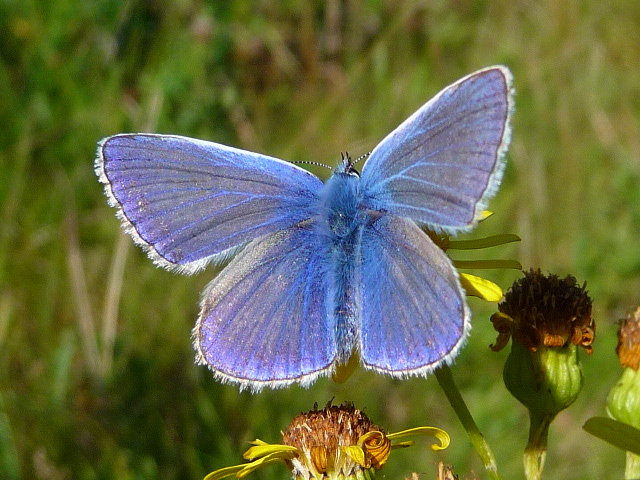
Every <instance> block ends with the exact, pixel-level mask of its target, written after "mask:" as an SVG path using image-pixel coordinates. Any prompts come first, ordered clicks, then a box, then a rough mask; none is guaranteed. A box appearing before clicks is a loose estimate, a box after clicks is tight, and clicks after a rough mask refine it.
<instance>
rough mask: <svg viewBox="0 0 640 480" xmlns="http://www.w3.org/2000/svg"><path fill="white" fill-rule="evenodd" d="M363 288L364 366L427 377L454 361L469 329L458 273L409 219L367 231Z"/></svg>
mask: <svg viewBox="0 0 640 480" xmlns="http://www.w3.org/2000/svg"><path fill="white" fill-rule="evenodd" d="M362 291H363V298H362V328H361V333H360V336H361V338H360V342H361V344H360V351H361V358H362V362H363V363H364V365H365V366H366V367H367V368H370V369H373V370H376V371H379V372H383V373H387V374H390V375H393V376H396V377H405V376H409V375H426V374H428V373H430V372H431V371H433V370H434V369H435V368H436V367H437V366H439V365H440V364H441V363H442V362H447V361H451V360H452V359H453V358H454V357H455V355H456V353H457V351H458V349H459V348H460V346H461V345H462V343H463V341H464V339H465V337H466V336H467V334H468V331H469V329H470V312H469V310H468V307H467V305H466V302H465V298H464V291H463V290H462V287H461V286H460V283H459V281H458V274H457V271H456V270H455V268H454V267H453V265H452V263H451V260H450V259H449V257H447V256H446V255H445V253H444V252H443V251H442V250H440V248H438V247H437V246H436V245H435V243H433V241H432V240H431V239H430V238H429V237H428V236H427V235H425V233H424V232H422V230H420V228H419V227H418V226H417V225H416V224H415V223H413V222H412V221H411V220H408V219H405V218H399V217H393V216H391V215H386V216H383V217H381V218H380V219H378V220H377V221H376V222H374V223H373V224H372V225H370V226H367V227H366V228H365V229H364V231H363V236H362Z"/></svg>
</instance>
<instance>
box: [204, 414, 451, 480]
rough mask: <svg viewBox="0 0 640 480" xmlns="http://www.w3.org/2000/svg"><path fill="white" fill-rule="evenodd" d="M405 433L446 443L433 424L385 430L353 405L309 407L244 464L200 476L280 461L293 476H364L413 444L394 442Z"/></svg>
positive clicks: (214, 478) (322, 479)
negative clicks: (275, 440)
mask: <svg viewBox="0 0 640 480" xmlns="http://www.w3.org/2000/svg"><path fill="white" fill-rule="evenodd" d="M410 435H431V436H434V437H436V438H437V439H438V440H439V442H440V443H439V444H434V445H432V446H431V448H432V449H433V450H434V451H437V450H442V449H445V448H447V446H449V435H447V433H446V432H445V431H443V430H440V429H439V428H435V427H418V428H413V429H410V430H404V431H402V432H398V433H390V434H385V433H384V431H383V430H382V429H381V428H379V427H378V426H377V425H375V424H374V423H373V422H371V420H369V418H368V417H367V416H366V415H365V414H364V413H362V412H361V411H360V410H357V409H356V408H355V407H354V406H353V404H351V403H344V404H342V405H340V406H339V407H338V406H334V405H331V402H329V403H328V404H327V406H326V407H325V408H324V409H321V410H318V406H317V404H316V405H315V406H314V409H313V410H311V411H309V412H307V413H301V414H300V415H297V416H296V417H295V418H294V419H293V420H292V421H291V423H290V424H289V427H288V428H287V430H286V431H285V432H284V433H283V435H282V444H269V443H266V442H263V441H262V440H255V441H254V442H252V444H253V446H252V447H251V448H249V449H248V450H247V451H246V452H245V453H244V455H243V456H244V458H245V459H247V460H249V463H245V464H242V465H236V466H233V467H226V468H222V469H220V470H216V471H215V472H211V473H210V474H209V475H207V476H206V477H205V480H220V479H222V478H226V477H231V476H235V477H236V478H243V477H245V476H246V475H248V474H249V473H251V472H253V471H254V470H256V469H258V468H262V467H265V466H268V465H272V464H274V463H284V464H285V465H286V466H287V467H288V468H289V469H290V470H291V472H292V474H293V478H294V479H295V480H312V479H313V480H338V479H340V480H347V479H353V480H355V479H357V480H366V479H370V478H372V477H373V476H375V472H376V471H377V470H380V469H381V468H382V467H383V466H384V464H385V463H386V462H387V460H388V458H389V455H390V453H391V450H394V449H397V448H404V447H408V446H411V445H413V441H396V440H398V439H400V438H402V437H406V436H410Z"/></svg>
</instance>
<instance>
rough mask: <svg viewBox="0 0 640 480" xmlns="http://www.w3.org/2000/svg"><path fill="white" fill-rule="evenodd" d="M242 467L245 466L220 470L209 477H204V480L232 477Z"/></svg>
mask: <svg viewBox="0 0 640 480" xmlns="http://www.w3.org/2000/svg"><path fill="white" fill-rule="evenodd" d="M244 467H245V465H234V466H233V467H225V468H221V469H220V470H216V471H215V472H211V473H210V474H209V475H207V476H206V477H204V480H220V479H221V478H227V477H232V476H235V474H236V473H237V472H239V471H240V470H242V469H243V468H244Z"/></svg>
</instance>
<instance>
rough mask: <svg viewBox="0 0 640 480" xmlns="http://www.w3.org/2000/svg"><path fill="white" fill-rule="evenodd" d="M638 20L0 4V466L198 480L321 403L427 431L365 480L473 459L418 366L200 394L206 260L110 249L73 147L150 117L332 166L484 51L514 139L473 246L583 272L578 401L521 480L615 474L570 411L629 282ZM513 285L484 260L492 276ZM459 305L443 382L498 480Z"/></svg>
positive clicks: (579, 12) (468, 5)
mask: <svg viewBox="0 0 640 480" xmlns="http://www.w3.org/2000/svg"><path fill="white" fill-rule="evenodd" d="M638 25H640V2H637V1H636V0H613V1H607V2H603V1H600V0H586V1H579V0H567V1H563V2H557V1H555V0H543V1H540V2H524V3H523V2H484V1H479V0H476V1H474V0H467V1H458V2H445V1H439V0H435V1H425V2H417V1H409V2H381V1H374V0H369V1H366V2H360V1H354V0H347V1H345V2H337V1H327V2H291V1H288V2H276V1H269V0H262V1H258V2H243V1H234V2H224V1H223V2H213V1H212V2H205V1H201V2H196V1H189V0H167V1H164V2H148V1H141V0H132V1H126V2H122V1H117V0H93V1H76V0H55V1H36V0H19V1H18V0H0V32H1V33H0V37H1V39H0V92H1V95H0V225H1V226H0V472H2V474H1V475H0V476H2V478H6V479H8V480H14V479H19V478H25V479H27V478H28V479H31V478H51V479H66V478H82V479H98V478H99V479H110V478H118V479H134V478H145V479H154V478H158V479H166V480H173V479H184V478H202V477H203V476H204V475H205V474H206V473H207V472H209V471H211V470H214V469H216V468H220V467H223V466H225V465H233V464H236V463H238V461H239V459H240V456H241V453H242V452H243V451H244V450H246V446H247V444H246V442H247V441H249V440H251V439H254V438H256V437H259V438H263V439H265V440H268V441H272V442H277V441H279V438H278V435H279V433H278V432H279V430H280V429H282V428H284V427H285V426H286V425H287V424H288V423H289V421H290V419H291V418H292V417H293V416H294V415H295V414H297V413H298V412H300V411H306V410H308V409H309V408H311V407H312V405H313V403H314V402H318V403H320V404H324V403H325V402H326V401H327V400H329V399H330V398H332V397H335V403H339V402H341V401H343V400H353V401H354V402H355V403H356V404H357V405H358V406H359V407H360V408H366V409H367V410H366V411H367V414H369V415H370V416H371V417H375V418H376V421H377V422H378V423H379V424H380V425H383V426H384V427H385V428H386V429H387V430H388V431H399V430H402V429H404V428H407V427H408V426H411V425H423V424H433V425H438V426H439V427H442V428H443V429H445V430H447V431H448V432H450V433H451V438H452V443H451V446H450V447H449V448H448V449H447V450H445V451H443V452H441V453H437V454H433V453H430V452H428V453H426V454H424V455H423V454H416V453H415V450H414V449H411V450H412V451H413V453H411V452H410V453H406V452H405V451H399V452H397V453H398V455H395V456H394V459H393V461H392V462H390V464H389V465H388V466H387V467H385V473H386V475H387V477H388V478H404V477H405V476H409V475H410V472H411V471H416V472H432V473H433V471H434V470H435V469H434V463H435V462H436V461H437V460H439V459H442V460H443V461H445V462H447V463H451V464H453V465H455V468H456V472H457V473H460V474H463V473H464V474H468V472H470V471H471V470H475V471H476V472H479V471H481V469H482V467H481V464H480V463H479V461H478V460H477V458H476V457H475V456H474V455H473V454H472V452H471V448H470V446H469V443H468V440H467V438H466V437H465V434H464V432H463V431H462V430H461V428H460V426H459V425H458V423H457V420H456V419H455V417H454V416H453V414H452V412H451V410H450V408H449V407H448V405H447V404H446V402H445V401H444V399H443V396H442V394H441V393H440V392H439V390H438V387H437V383H436V381H435V379H432V378H430V379H428V380H427V381H424V380H421V379H411V380H407V381H404V382H399V381H392V380H390V379H388V378H385V377H382V376H379V375H373V374H368V373H364V372H356V374H354V376H353V377H352V378H350V379H349V380H348V381H347V382H346V383H345V384H342V385H337V384H333V383H331V382H330V380H323V381H319V382H317V384H316V385H314V386H313V387H312V388H311V389H309V390H301V389H299V388H293V389H289V390H283V391H276V392H264V393H262V394H261V395H259V396H252V395H250V394H248V393H242V394H239V393H238V391H237V389H236V388H234V387H228V386H221V385H219V384H217V383H216V382H214V381H213V379H212V378H211V376H210V374H209V373H208V372H207V371H206V369H204V368H202V367H196V366H195V365H194V364H193V357H194V353H193V350H192V347H191V339H190V329H191V328H192V326H193V323H194V321H195V317H196V314H197V310H198V306H197V304H198V299H199V292H200V291H201V290H202V288H203V287H204V285H205V284H206V283H207V282H208V281H209V280H210V279H211V278H213V276H214V274H215V269H209V270H207V271H206V272H203V273H201V274H199V275H197V276H196V277H194V278H187V277H180V276H176V275H173V274H169V273H166V272H163V271H160V270H158V269H156V268H155V267H154V266H153V265H152V264H151V262H150V261H149V260H148V259H147V258H146V257H145V256H144V254H143V253H142V252H141V251H140V250H139V249H138V248H135V247H133V246H131V242H130V239H125V240H124V241H122V242H121V241H120V240H119V238H120V235H121V234H120V233H119V226H118V221H117V220H116V219H115V216H114V211H113V210H112V209H111V208H109V207H107V205H106V201H105V198H104V195H103V193H102V189H101V187H100V186H99V184H98V182H97V180H96V177H95V175H94V173H93V157H94V154H95V148H96V142H97V141H98V140H99V139H101V138H103V137H105V136H107V135H111V134H114V133H118V132H125V131H156V132H162V133H175V134H181V135H187V136H194V137H200V138H204V139H208V140H213V141H217V142H221V143H227V144H231V145H234V146H238V147H241V148H245V149H250V150H255V151H260V152H263V153H267V154H270V155H274V156H277V157H280V158H286V159H290V160H311V161H320V162H323V163H326V164H329V165H335V163H336V162H337V161H338V159H339V158H340V152H344V151H348V152H349V153H350V154H351V155H352V156H353V157H354V158H355V157H358V156H359V155H361V154H363V153H366V152H368V151H370V149H371V148H372V147H373V146H375V144H376V143H377V142H378V141H379V140H380V139H381V138H383V136H384V135H386V134H387V133H388V132H389V131H391V130H392V129H393V128H394V127H395V126H397V125H398V124H399V122H400V121H402V120H403V119H404V118H406V116H408V115H409V114H410V113H412V112H413V111H414V110H415V109H416V108H418V107H419V106H420V105H421V104H422V103H423V102H425V101H426V100H427V99H429V98H430V97H431V96H432V95H433V94H435V93H436V92H437V91H438V90H439V89H440V88H442V87H443V86H445V85H448V84H450V83H451V82H453V81H455V80H456V79H458V78H460V77H462V76H463V75H465V74H467V73H470V72H472V71H474V70H476V69H478V68H481V67H484V66H487V65H491V64H495V63H504V64H506V65H508V66H509V67H510V68H511V70H512V71H513V73H514V77H515V86H516V90H517V96H516V113H515V117H514V131H513V141H512V146H511V149H510V153H509V159H508V161H509V166H508V167H507V172H506V175H505V180H504V185H503V188H502V190H501V192H500V193H499V195H498V196H497V197H496V199H495V201H493V202H492V203H491V205H490V207H491V209H492V211H494V212H495V215H494V218H493V219H492V220H491V221H488V222H484V223H483V225H481V226H480V227H479V229H478V231H477V232H476V235H477V236H478V237H483V236H489V235H492V234H499V233H506V232H513V233H517V234H518V235H520V236H521V237H522V239H523V241H522V243H521V244H516V245H513V246H512V247H509V248H512V249H513V250H512V251H511V253H509V252H505V251H504V250H502V249H501V250H500V251H499V252H498V253H497V254H496V255H497V257H499V258H518V259H519V260H520V261H521V262H522V264H523V265H524V266H525V268H528V267H540V268H542V269H543V270H545V271H554V272H557V273H558V274H564V273H571V274H573V275H575V276H576V277H578V278H580V279H585V280H587V281H588V284H589V288H590V293H591V295H592V297H593V298H594V299H595V302H596V303H597V305H598V308H597V312H598V313H597V315H598V317H597V321H599V326H598V342H597V343H596V344H595V345H594V350H595V351H594V355H593V356H592V357H590V358H588V359H586V360H585V361H584V373H585V389H584V390H585V391H584V392H583V394H582V395H581V397H580V398H579V399H578V400H577V401H576V404H575V405H574V406H573V407H572V408H571V409H570V411H567V412H563V413H562V414H560V415H559V416H558V419H557V420H556V424H562V425H563V428H562V429H558V431H555V430H554V428H553V427H552V429H551V432H550V435H551V436H554V435H555V436H557V438H556V439H553V440H550V445H553V446H557V449H555V450H551V451H550V452H549V454H548V457H547V464H546V467H545V474H547V475H548V477H549V478H607V477H611V478H613V477H614V476H618V477H619V476H621V475H616V474H612V473H611V472H612V471H613V472H616V471H619V472H622V469H623V467H622V464H623V459H622V458H618V457H617V456H616V454H617V451H616V450H614V449H612V448H611V447H609V446H608V445H606V444H605V443H604V442H600V441H598V440H597V439H595V438H591V437H590V436H588V435H583V434H582V432H581V430H580V425H581V424H582V422H583V420H584V418H586V417H588V416H591V415H593V414H597V413H598V412H601V411H603V408H604V401H605V398H606V392H607V391H608V390H609V388H610V387H611V384H612V383H613V382H612V381H611V379H610V372H611V371H612V369H613V368H614V367H613V365H615V363H616V360H615V356H614V354H613V348H614V345H615V333H614V326H613V325H612V322H610V319H611V318H616V315H617V314H616V313H615V312H618V311H619V310H624V309H626V308H628V306H629V305H631V304H635V303H637V292H638V291H640V255H639V254H638V251H639V250H638V232H640V188H639V185H640V168H639V165H640V159H639V155H640V145H639V139H640V90H639V85H640V65H639V63H640V36H639V35H640V34H639V32H640V30H639V29H638ZM316 172H317V173H318V174H320V175H326V173H327V172H326V171H325V170H322V169H316ZM465 238H469V237H465ZM516 249H518V250H517V251H516ZM517 275H518V274H517V272H515V273H512V272H504V273H494V272H488V274H487V276H488V277H489V278H491V280H493V281H495V282H496V283H498V284H500V285H501V286H502V287H503V288H506V287H507V286H508V285H509V284H510V283H511V281H512V280H513V279H515V278H516V277H517ZM471 306H472V308H473V310H474V312H475V315H474V322H473V324H474V328H473V330H472V334H471V338H470V340H469V343H468V345H467V347H466V348H465V349H464V351H463V353H462V355H461V356H460V358H459V359H458V361H457V362H456V364H455V365H454V366H453V367H452V371H453V373H454V375H455V376H456V381H457V382H458V384H459V385H460V386H461V388H462V392H463V394H464V395H465V399H466V401H467V403H468V404H469V406H470V409H471V410H472V413H473V414H474V416H475V418H476V421H477V423H478V424H479V426H480V428H481V429H482V431H483V433H485V435H486V436H487V438H489V439H490V440H491V441H492V446H493V448H494V452H495V454H496V457H497V459H498V462H499V463H500V467H501V471H502V473H503V475H504V476H505V478H517V477H519V476H520V475H521V463H520V462H521V460H520V454H519V452H518V454H514V449H513V445H522V444H524V442H525V440H526V435H527V432H526V427H525V425H526V424H527V421H526V418H525V412H524V411H520V410H516V409H514V408H513V401H512V399H511V398H510V397H509V395H508V394H507V392H506V391H505V390H504V386H503V385H502V380H501V370H502V364H503V362H504V357H501V355H496V354H493V353H491V352H490V351H489V348H488V345H489V344H490V343H492V341H493V339H494V335H493V332H492V327H491V325H490V322H489V320H488V317H489V315H488V312H489V311H490V309H491V308H490V307H488V306H483V305H481V304H480V302H477V301H475V300H471ZM608 338H610V339H608ZM614 376H617V375H614ZM554 448H555V447H554ZM403 455H404V456H403ZM616 469H617V470H616ZM255 475H257V478H282V477H283V476H286V475H288V474H287V472H286V470H284V469H282V470H280V471H277V469H274V470H273V473H265V474H264V476H263V477H261V475H263V474H262V473H256V474H255ZM430 476H431V477H433V476H435V475H434V474H430Z"/></svg>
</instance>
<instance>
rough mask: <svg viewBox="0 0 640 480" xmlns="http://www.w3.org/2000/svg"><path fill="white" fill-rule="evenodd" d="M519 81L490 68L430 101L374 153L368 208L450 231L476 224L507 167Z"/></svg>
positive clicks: (366, 188)
mask: <svg viewBox="0 0 640 480" xmlns="http://www.w3.org/2000/svg"><path fill="white" fill-rule="evenodd" d="M511 84H512V78H511V73H510V72H509V70H508V69H506V68H505V67H490V68H487V69H484V70H480V71H478V72H475V73H472V74H471V75H468V76H467V77H464V78H462V79H461V80H459V81H457V82H455V83H454V84H452V85H451V86H449V87H447V88H445V89H444V90H442V91H441V92H440V93H439V94H438V95H436V96H435V97H434V98H433V99H431V100H430V101H429V102H427V103H426V104H425V105H424V106H423V107H422V108H420V109H419V110H418V111H417V112H415V113H414V114H413V115H412V116H411V117H409V118H408V119H407V120H406V121H405V122H403V123H402V124H401V125H400V126H399V127H398V128H397V129H395V130H394V131H393V132H391V133H390V134H389V135H388V136H387V137H386V138H385V139H384V140H382V142H380V144H379V145H378V146H377V147H376V148H375V149H374V150H373V151H372V152H371V156H370V157H369V160H368V161H367V163H366V164H365V166H364V168H363V171H362V180H361V181H362V185H361V188H362V191H363V193H364V196H365V205H366V206H367V207H368V208H371V209H374V210H384V211H387V212H390V213H393V214H396V215H400V216H404V217H409V218H411V219H413V220H415V221H417V222H419V223H421V224H426V225H428V226H429V227H431V228H433V229H434V230H438V231H445V232H447V233H456V232H459V231H461V230H466V229H468V228H470V227H471V226H473V225H474V224H475V223H476V222H477V220H478V219H479V216H480V214H481V212H482V210H483V209H484V208H485V206H486V202H487V200H488V199H489V198H490V197H491V196H492V195H493V194H494V193H495V190H496V188H497V186H498V184H499V182H500V179H501V176H502V171H503V169H504V160H503V156H504V154H505V152H506V150H507V146H508V143H509V137H510V127H509V118H510V115H511V111H512V109H513V99H512V87H511Z"/></svg>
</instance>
